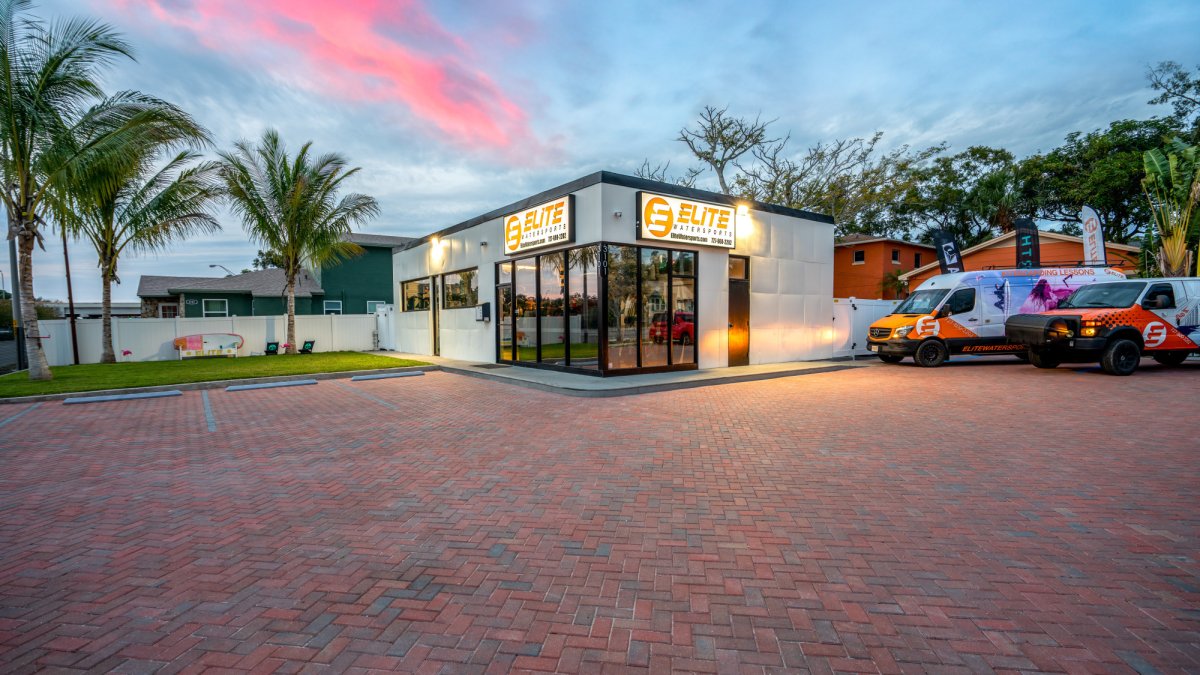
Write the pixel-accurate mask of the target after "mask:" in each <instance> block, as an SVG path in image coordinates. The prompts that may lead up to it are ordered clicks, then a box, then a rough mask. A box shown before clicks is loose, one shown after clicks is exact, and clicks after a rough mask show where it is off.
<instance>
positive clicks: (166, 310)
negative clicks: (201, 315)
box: [158, 303, 179, 319]
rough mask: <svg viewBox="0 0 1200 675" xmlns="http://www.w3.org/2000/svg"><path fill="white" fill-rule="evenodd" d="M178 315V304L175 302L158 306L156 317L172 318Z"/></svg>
mask: <svg viewBox="0 0 1200 675" xmlns="http://www.w3.org/2000/svg"><path fill="white" fill-rule="evenodd" d="M178 316H179V305H178V304H176V303H170V304H164V305H159V306H158V318H160V319H174V318H176V317H178Z"/></svg>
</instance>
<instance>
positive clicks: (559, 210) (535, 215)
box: [504, 195, 575, 255]
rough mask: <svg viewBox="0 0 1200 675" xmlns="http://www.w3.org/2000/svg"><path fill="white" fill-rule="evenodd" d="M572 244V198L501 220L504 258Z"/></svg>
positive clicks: (557, 200)
mask: <svg viewBox="0 0 1200 675" xmlns="http://www.w3.org/2000/svg"><path fill="white" fill-rule="evenodd" d="M573 241H575V195H566V196H565V197H559V198H558V199H555V200H553V201H549V202H546V203H544V204H538V205H537V206H534V207H533V208H529V209H525V210H524V211H518V212H517V213H513V214H511V215H507V216H505V217H504V254H505V255H513V254H515V253H521V252H523V251H528V250H530V249H535V248H543V247H546V246H553V245H555V244H567V243H570V242H573Z"/></svg>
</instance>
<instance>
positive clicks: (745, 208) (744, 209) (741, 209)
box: [737, 204, 750, 216]
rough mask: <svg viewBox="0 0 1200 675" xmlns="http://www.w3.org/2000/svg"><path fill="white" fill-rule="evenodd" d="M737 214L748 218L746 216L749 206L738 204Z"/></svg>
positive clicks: (748, 213)
mask: <svg viewBox="0 0 1200 675" xmlns="http://www.w3.org/2000/svg"><path fill="white" fill-rule="evenodd" d="M737 214H738V215H739V216H748V215H750V207H749V206H746V205H745V204H738V207H737Z"/></svg>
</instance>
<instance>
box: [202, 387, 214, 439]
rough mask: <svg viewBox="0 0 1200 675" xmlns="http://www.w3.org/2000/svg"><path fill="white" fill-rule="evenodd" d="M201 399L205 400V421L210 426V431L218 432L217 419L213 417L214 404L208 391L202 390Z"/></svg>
mask: <svg viewBox="0 0 1200 675" xmlns="http://www.w3.org/2000/svg"><path fill="white" fill-rule="evenodd" d="M200 398H201V399H203V400H204V421H205V422H206V423H207V424H208V430H209V431H216V430H217V418H216V417H213V411H212V403H210V402H209V400H208V390H207V389H202V390H200Z"/></svg>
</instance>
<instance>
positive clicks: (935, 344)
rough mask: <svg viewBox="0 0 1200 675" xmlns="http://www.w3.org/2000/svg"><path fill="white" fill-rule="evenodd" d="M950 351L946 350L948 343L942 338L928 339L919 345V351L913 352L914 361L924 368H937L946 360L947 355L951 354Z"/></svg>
mask: <svg viewBox="0 0 1200 675" xmlns="http://www.w3.org/2000/svg"><path fill="white" fill-rule="evenodd" d="M949 355H950V353H949V351H947V350H946V345H944V344H942V342H941V341H940V340H926V341H925V342H923V343H921V346H920V347H917V353H916V354H913V361H915V362H916V363H917V365H918V366H921V367H922V368H937V367H938V366H940V365H942V364H943V363H945V362H946V357H947V356H949Z"/></svg>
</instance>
